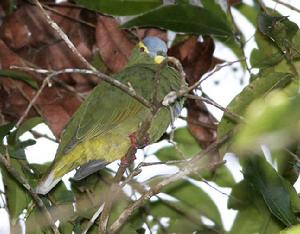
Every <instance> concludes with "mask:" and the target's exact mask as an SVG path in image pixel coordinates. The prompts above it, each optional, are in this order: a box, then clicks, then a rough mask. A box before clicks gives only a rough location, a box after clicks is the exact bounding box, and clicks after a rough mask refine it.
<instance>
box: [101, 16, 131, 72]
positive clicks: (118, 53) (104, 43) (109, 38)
mask: <svg viewBox="0 0 300 234" xmlns="http://www.w3.org/2000/svg"><path fill="white" fill-rule="evenodd" d="M119 26H120V25H119V23H118V22H117V21H116V20H115V19H113V18H111V17H107V16H100V15H99V16H98V21H97V28H96V40H97V42H96V43H97V46H98V48H99V52H100V55H101V57H102V59H103V60H104V62H105V64H106V65H107V66H108V67H109V69H110V70H111V71H113V72H119V71H121V70H122V69H123V68H124V67H125V65H126V64H127V61H128V58H129V56H130V54H131V51H132V49H133V47H134V43H132V42H131V41H130V40H129V37H128V36H127V34H126V32H125V31H124V30H122V29H121V28H120V27H119Z"/></svg>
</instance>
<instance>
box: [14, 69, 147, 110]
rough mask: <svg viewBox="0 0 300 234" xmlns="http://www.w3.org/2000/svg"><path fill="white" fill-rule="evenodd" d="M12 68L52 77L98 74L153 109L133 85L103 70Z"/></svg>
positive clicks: (97, 75)
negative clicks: (73, 74)
mask: <svg viewBox="0 0 300 234" xmlns="http://www.w3.org/2000/svg"><path fill="white" fill-rule="evenodd" d="M10 69H17V70H22V71H30V72H36V73H40V74H49V76H50V77H51V78H52V77H54V76H58V75H60V74H66V73H78V74H84V75H93V76H96V77H98V78H100V79H101V80H104V81H105V82H107V83H109V84H111V85H112V86H115V87H117V88H119V89H120V90H122V91H124V92H125V93H127V94H128V95H129V96H131V97H133V98H134V99H136V100H137V101H139V102H140V103H141V104H143V105H144V106H146V107H148V108H150V109H152V104H151V103H150V102H149V101H148V100H146V99H145V98H144V97H142V96H140V95H138V94H137V93H136V92H135V90H134V89H133V88H132V87H131V86H129V85H125V84H123V83H122V82H120V81H118V80H116V79H114V78H112V77H110V76H108V75H106V74H104V73H102V72H99V71H93V70H89V69H78V68H66V69H62V70H56V71H55V70H46V69H36V68H30V67H19V66H11V67H10Z"/></svg>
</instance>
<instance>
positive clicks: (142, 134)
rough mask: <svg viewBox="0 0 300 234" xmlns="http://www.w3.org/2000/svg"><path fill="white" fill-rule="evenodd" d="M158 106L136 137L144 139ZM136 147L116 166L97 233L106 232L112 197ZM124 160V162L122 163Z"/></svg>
mask: <svg viewBox="0 0 300 234" xmlns="http://www.w3.org/2000/svg"><path fill="white" fill-rule="evenodd" d="M159 109H160V107H156V109H155V110H154V111H153V112H152V113H151V114H150V115H149V116H148V117H147V119H145V120H144V121H143V123H142V125H141V127H140V128H139V129H138V130H137V132H136V139H144V138H145V136H147V134H148V133H147V132H148V130H149V128H150V126H151V123H152V120H153V118H154V116H155V115H156V113H157V112H158V111H159ZM135 153H136V147H135V146H131V147H130V148H129V150H128V151H127V153H126V156H125V157H124V158H123V159H122V161H121V164H120V166H119V168H118V171H117V173H116V175H115V178H114V182H113V184H112V186H111V189H110V193H108V195H109V196H110V197H108V199H107V200H106V201H105V205H104V209H103V212H102V214H101V217H100V224H99V233H106V231H107V224H108V221H109V217H110V211H111V208H112V204H113V202H114V200H115V199H114V197H115V195H116V194H118V192H119V190H120V189H121V186H120V185H119V182H120V181H121V179H122V177H123V174H124V173H125V171H126V169H127V167H128V166H129V165H130V164H131V162H132V161H133V160H134V159H135ZM124 162H125V163H124Z"/></svg>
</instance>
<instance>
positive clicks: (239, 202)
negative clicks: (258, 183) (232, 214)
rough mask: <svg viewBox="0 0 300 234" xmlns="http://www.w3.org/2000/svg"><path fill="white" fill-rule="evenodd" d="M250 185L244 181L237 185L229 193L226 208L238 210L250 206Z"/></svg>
mask: <svg viewBox="0 0 300 234" xmlns="http://www.w3.org/2000/svg"><path fill="white" fill-rule="evenodd" d="M250 186H251V185H250V184H249V182H247V181H246V180H242V181H241V182H239V183H237V184H236V185H235V186H234V187H233V188H232V191H231V194H230V197H229V199H228V203H227V207H228V208H229V209H235V210H239V209H242V208H244V207H247V206H248V205H251V204H252V199H253V194H252V189H251V187H250Z"/></svg>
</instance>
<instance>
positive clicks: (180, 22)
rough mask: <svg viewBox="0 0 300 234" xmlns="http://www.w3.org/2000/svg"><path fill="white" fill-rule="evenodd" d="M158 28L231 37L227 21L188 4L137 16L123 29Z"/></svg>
mask: <svg viewBox="0 0 300 234" xmlns="http://www.w3.org/2000/svg"><path fill="white" fill-rule="evenodd" d="M136 26H137V27H145V26H146V27H148V26H152V27H160V28H164V29H169V30H172V31H175V32H184V33H196V34H201V35H211V34H213V35H219V36H227V37H228V36H232V31H231V28H230V26H229V25H228V23H227V21H226V20H224V19H223V18H222V17H221V16H219V15H218V14H215V13H214V12H211V11H209V10H207V9H204V8H201V7H196V6H193V5H188V4H181V5H170V6H164V7H161V8H158V9H155V10H153V11H150V12H147V13H145V14H144V15H141V16H138V17H136V18H134V19H132V20H130V21H128V22H127V23H125V24H123V25H122V27H123V28H131V27H136Z"/></svg>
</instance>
